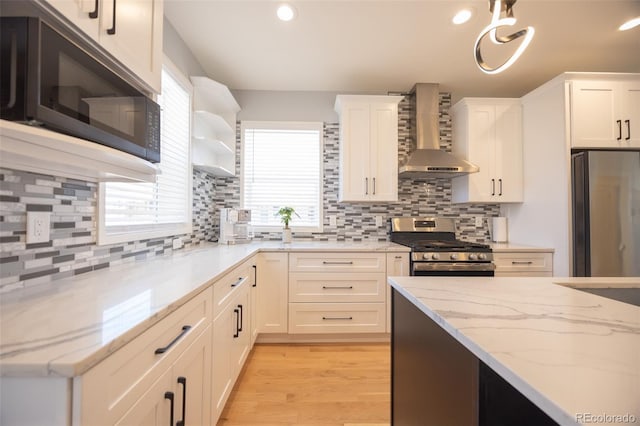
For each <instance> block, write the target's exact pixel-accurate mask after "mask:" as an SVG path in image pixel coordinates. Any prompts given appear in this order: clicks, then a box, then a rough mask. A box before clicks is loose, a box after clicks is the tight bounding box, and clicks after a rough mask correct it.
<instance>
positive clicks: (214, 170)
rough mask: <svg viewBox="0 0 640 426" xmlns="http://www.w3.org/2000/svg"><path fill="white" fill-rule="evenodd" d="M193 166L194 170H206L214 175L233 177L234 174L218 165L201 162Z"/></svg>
mask: <svg viewBox="0 0 640 426" xmlns="http://www.w3.org/2000/svg"><path fill="white" fill-rule="evenodd" d="M193 168H194V169H196V170H201V171H203V172H207V173H209V174H211V175H214V176H222V177H234V176H235V175H236V174H235V173H233V172H231V171H230V170H227V169H225V168H224V167H220V166H207V165H203V164H194V165H193Z"/></svg>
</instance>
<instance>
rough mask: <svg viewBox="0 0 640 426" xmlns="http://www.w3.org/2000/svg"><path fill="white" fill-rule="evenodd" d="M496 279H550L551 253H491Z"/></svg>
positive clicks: (551, 273) (551, 270)
mask: <svg viewBox="0 0 640 426" xmlns="http://www.w3.org/2000/svg"><path fill="white" fill-rule="evenodd" d="M493 263H494V264H495V265H496V269H495V276H496V277H551V276H553V252H552V251H548V252H541V251H535V252H534V251H530V252H523V251H513V252H503V251H500V252H496V251H494V252H493Z"/></svg>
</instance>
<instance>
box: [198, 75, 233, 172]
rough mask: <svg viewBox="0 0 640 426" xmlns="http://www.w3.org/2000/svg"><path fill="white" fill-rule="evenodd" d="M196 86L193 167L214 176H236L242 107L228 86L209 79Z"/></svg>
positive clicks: (203, 78)
mask: <svg viewBox="0 0 640 426" xmlns="http://www.w3.org/2000/svg"><path fill="white" fill-rule="evenodd" d="M191 83H193V112H194V114H193V135H192V141H191V142H192V143H191V148H192V158H193V166H194V167H195V168H196V169H198V170H202V171H205V172H208V173H210V174H212V175H214V176H235V174H236V171H235V170H236V115H237V113H238V111H240V106H239V105H238V103H237V102H236V100H235V98H234V97H233V95H232V94H231V91H230V90H229V89H228V88H227V86H225V85H224V84H221V83H218V82H217V81H214V80H211V79H210V78H208V77H196V76H192V77H191Z"/></svg>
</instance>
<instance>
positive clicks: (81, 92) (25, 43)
mask: <svg viewBox="0 0 640 426" xmlns="http://www.w3.org/2000/svg"><path fill="white" fill-rule="evenodd" d="M0 19H1V24H0V34H1V35H0V37H1V39H0V46H1V49H2V50H1V54H2V56H1V60H0V80H1V86H0V101H1V114H0V118H2V119H4V120H10V121H16V122H21V123H25V124H29V125H35V126H42V127H45V128H48V129H51V130H54V131H57V132H60V133H65V134H68V135H71V136H75V137H78V138H82V139H85V140H88V141H92V142H96V143H99V144H102V145H106V146H108V147H111V148H114V149H117V150H119V151H123V152H126V153H129V154H132V155H135V156H137V157H140V158H143V159H145V160H148V161H151V162H159V161H160V107H159V105H158V104H156V103H155V102H153V100H151V99H150V98H149V97H148V96H146V95H145V94H144V93H143V92H141V91H139V90H138V89H136V88H135V87H134V86H132V85H131V84H129V83H127V82H126V81H125V80H124V79H123V78H121V77H120V76H118V75H117V74H116V73H115V72H113V71H112V70H110V69H109V68H108V67H107V66H105V65H104V64H102V63H100V62H99V61H97V60H96V59H95V58H94V57H92V56H91V55H90V54H89V53H88V52H87V51H86V50H84V49H83V48H81V47H80V44H77V43H75V42H74V41H73V40H71V39H69V38H67V37H65V36H63V35H62V34H61V33H60V32H58V31H57V30H55V29H54V28H53V27H52V26H51V25H49V24H48V23H47V22H46V21H45V20H43V19H41V18H33V17H2V18H0Z"/></svg>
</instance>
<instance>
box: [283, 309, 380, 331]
mask: <svg viewBox="0 0 640 426" xmlns="http://www.w3.org/2000/svg"><path fill="white" fill-rule="evenodd" d="M385 326H386V318H385V304H384V303H290V304H289V333H291V334H307V333H308V334H311V333H378V332H379V333H383V332H384V331H385Z"/></svg>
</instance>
